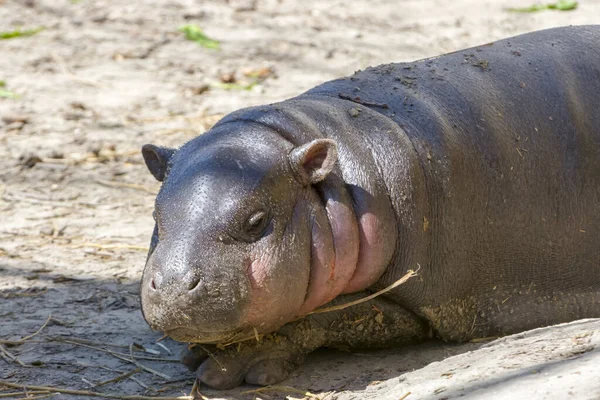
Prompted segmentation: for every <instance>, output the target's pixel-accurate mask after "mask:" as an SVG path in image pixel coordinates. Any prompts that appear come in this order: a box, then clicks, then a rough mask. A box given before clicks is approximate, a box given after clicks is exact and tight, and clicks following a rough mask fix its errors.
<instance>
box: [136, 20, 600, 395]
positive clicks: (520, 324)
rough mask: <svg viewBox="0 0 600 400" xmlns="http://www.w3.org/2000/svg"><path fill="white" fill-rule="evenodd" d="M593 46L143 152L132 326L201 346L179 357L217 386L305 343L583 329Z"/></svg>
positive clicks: (594, 161)
mask: <svg viewBox="0 0 600 400" xmlns="http://www.w3.org/2000/svg"><path fill="white" fill-rule="evenodd" d="M599 42H600V27H599V26H584V27H569V28H558V29H552V30H546V31H540V32H535V33H531V34H526V35H522V36H518V37H515V38H510V39H506V40H503V41H498V42H495V43H491V44H487V45H484V46H480V47H476V48H472V49H467V50H464V51H462V52H455V53H451V54H448V55H444V56H440V57H437V58H432V59H427V60H421V61H417V62H414V63H405V64H389V65H383V66H379V67H375V68H370V69H367V70H365V71H359V72H357V73H356V74H355V75H353V76H352V77H349V78H343V79H338V80H335V81H331V82H328V83H325V84H323V85H321V86H318V87H316V88H314V89H312V90H310V91H308V92H307V93H304V94H302V95H300V96H298V97H296V98H293V99H290V100H286V101H283V102H281V103H276V104H272V105H268V106H261V107H253V108H248V109H243V110H240V111H237V112H234V113H232V114H230V115H228V116H226V117H225V118H223V119H222V120H221V121H220V122H219V123H217V124H216V125H215V126H214V127H213V128H212V129H211V130H210V131H208V132H206V133H205V134H203V135H201V136H199V137H197V138H195V139H193V140H191V141H190V142H188V143H187V144H185V145H184V146H183V147H181V148H180V149H178V150H175V149H166V148H161V147H158V146H154V145H146V146H144V148H143V155H144V159H145V160H146V164H147V166H148V168H149V170H150V172H151V173H152V174H153V175H154V176H155V177H156V178H157V179H158V180H159V181H162V182H163V184H162V187H161V191H160V193H159V194H158V196H157V198H156V206H155V219H156V228H155V230H154V234H153V237H152V243H151V250H150V253H149V255H148V260H147V264H146V268H145V270H144V275H143V280H142V309H143V313H144V317H145V318H146V321H147V322H148V323H149V324H150V326H151V327H152V328H153V329H156V330H160V331H164V332H165V333H166V334H168V335H169V336H171V337H173V338H175V339H177V340H182V341H188V342H194V343H200V344H207V345H208V346H203V347H202V348H204V349H208V350H209V351H210V352H211V357H208V358H207V357H206V354H204V351H203V350H202V348H201V350H200V351H198V350H197V349H196V350H193V351H192V353H190V354H188V355H187V356H186V357H185V358H184V363H185V364H186V365H188V366H189V367H191V368H192V369H195V370H197V371H198V372H197V374H198V378H199V380H200V381H201V382H204V383H206V384H208V385H210V386H212V387H215V388H230V387H233V386H236V385H238V384H240V383H241V382H242V381H243V380H246V382H249V383H254V384H260V385H265V384H272V383H276V382H279V381H280V380H283V379H285V377H286V376H287V374H288V373H289V371H290V370H292V369H293V368H294V366H296V365H297V364H298V363H300V362H302V359H303V358H304V356H305V355H306V354H307V353H309V352H311V351H313V350H314V349H316V348H318V347H321V346H331V347H338V348H348V349H352V348H358V347H385V346H393V345H399V344H403V343H409V342H412V341H418V340H423V339H426V338H427V337H429V336H430V331H432V332H433V333H434V334H435V335H437V336H438V337H440V338H442V339H445V340H455V341H460V340H468V339H472V338H476V337H487V336H499V335H505V334H509V333H514V332H519V331H523V330H527V329H531V328H535V327H538V326H544V325H550V324H556V323H560V322H566V321H571V320H575V319H580V318H590V317H599V316H600V270H599V269H598V259H600V234H599V232H600V203H599V202H598V199H599V198H600V112H599V111H598V110H600V67H599V66H600V47H598V45H597V43H599ZM417 267H420V272H419V276H418V277H416V278H413V279H410V280H409V281H408V282H407V283H405V284H404V285H401V286H400V287H398V288H397V289H394V290H392V291H390V292H388V293H386V294H385V295H383V296H381V297H378V298H376V299H375V300H372V301H370V302H367V303H363V304H360V305H358V306H354V307H351V308H348V309H344V310H342V311H336V312H331V313H324V314H311V315H308V314H309V313H310V312H311V311H313V310H315V309H317V308H319V307H321V306H323V305H325V304H328V303H331V302H333V303H340V302H346V301H348V300H350V299H354V298H357V297H363V296H365V295H366V294H367V293H368V292H372V291H374V290H377V289H380V288H382V287H386V286H388V285H390V284H392V283H393V282H395V281H396V280H398V279H399V278H401V277H402V276H403V275H404V274H405V273H406V272H407V271H408V270H409V269H416V268H417ZM307 315H308V316H307ZM257 335H260V336H261V337H262V339H261V340H260V341H258V342H257V341H256V339H254V338H255V337H256V336H257ZM243 339H250V340H246V341H243ZM223 343H233V344H232V345H231V346H226V347H225V348H224V349H223V346H219V347H220V348H221V349H220V350H219V349H218V348H216V347H215V346H214V345H216V344H223Z"/></svg>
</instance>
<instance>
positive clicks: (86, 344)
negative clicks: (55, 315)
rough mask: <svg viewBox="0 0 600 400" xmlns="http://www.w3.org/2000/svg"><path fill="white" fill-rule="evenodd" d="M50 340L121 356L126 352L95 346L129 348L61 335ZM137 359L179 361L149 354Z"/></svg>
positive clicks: (178, 361) (125, 355)
mask: <svg viewBox="0 0 600 400" xmlns="http://www.w3.org/2000/svg"><path fill="white" fill-rule="evenodd" d="M50 341H52V342H61V343H69V344H74V345H77V346H83V347H88V348H90V349H94V350H99V351H104V352H107V353H114V354H116V355H119V356H121V357H127V354H126V353H121V352H118V351H111V350H108V349H103V348H101V347H97V346H112V347H119V348H125V349H127V348H129V346H124V345H116V344H108V343H102V342H94V341H91V340H84V339H77V338H73V339H65V338H61V337H54V338H51V339H50ZM136 358H137V359H140V360H148V361H163V362H172V363H180V362H181V360H179V359H175V358H162V357H150V356H136Z"/></svg>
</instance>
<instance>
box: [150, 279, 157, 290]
mask: <svg viewBox="0 0 600 400" xmlns="http://www.w3.org/2000/svg"><path fill="white" fill-rule="evenodd" d="M150 289H152V290H156V283H155V282H154V278H152V280H151V281H150Z"/></svg>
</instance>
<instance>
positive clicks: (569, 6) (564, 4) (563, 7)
mask: <svg viewBox="0 0 600 400" xmlns="http://www.w3.org/2000/svg"><path fill="white" fill-rule="evenodd" d="M578 4H579V3H577V2H576V1H574V0H558V1H557V2H556V3H550V4H534V5H531V6H529V7H523V8H509V9H508V11H511V12H521V13H531V12H536V11H543V10H557V11H570V10H574V9H576V8H577V6H578Z"/></svg>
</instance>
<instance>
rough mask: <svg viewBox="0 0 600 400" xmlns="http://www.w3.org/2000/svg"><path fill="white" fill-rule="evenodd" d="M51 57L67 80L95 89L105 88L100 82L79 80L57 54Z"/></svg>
mask: <svg viewBox="0 0 600 400" xmlns="http://www.w3.org/2000/svg"><path fill="white" fill-rule="evenodd" d="M51 56H52V58H53V59H54V61H55V62H56V63H57V64H58V65H59V66H60V69H61V71H62V73H63V74H65V75H67V76H68V77H69V78H71V79H73V80H74V81H77V82H80V83H84V84H86V85H90V86H94V87H97V88H102V87H106V85H104V84H102V83H100V82H96V81H94V80H92V79H86V78H81V77H79V76H77V75H75V74H74V73H73V72H72V71H71V70H70V69H69V67H67V63H66V62H65V60H64V58H62V57H61V56H59V55H58V54H56V53H52V54H51Z"/></svg>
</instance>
